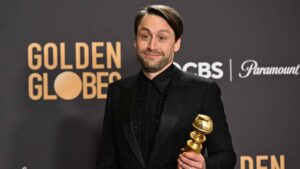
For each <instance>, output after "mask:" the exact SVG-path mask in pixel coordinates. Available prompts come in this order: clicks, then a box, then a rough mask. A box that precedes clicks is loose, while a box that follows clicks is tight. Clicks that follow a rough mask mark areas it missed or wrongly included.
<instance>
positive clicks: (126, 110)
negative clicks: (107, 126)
mask: <svg viewBox="0 0 300 169" xmlns="http://www.w3.org/2000/svg"><path fill="white" fill-rule="evenodd" d="M136 77H137V76H136ZM136 91H137V84H136V78H135V79H134V80H133V81H132V82H130V83H129V84H127V86H126V87H124V88H123V89H122V90H121V93H120V98H119V99H120V101H119V103H121V106H120V107H119V112H123V117H122V128H123V130H124V133H125V136H126V139H127V141H128V143H129V145H130V147H131V149H132V151H133V152H134V154H135V156H136V157H137V159H138V161H139V162H140V163H141V165H142V166H143V167H145V161H144V158H143V155H142V152H141V150H140V148H139V145H138V143H137V141H136V138H135V136H134V132H133V129H132V125H131V121H130V113H131V111H132V107H133V104H134V99H135V94H136Z"/></svg>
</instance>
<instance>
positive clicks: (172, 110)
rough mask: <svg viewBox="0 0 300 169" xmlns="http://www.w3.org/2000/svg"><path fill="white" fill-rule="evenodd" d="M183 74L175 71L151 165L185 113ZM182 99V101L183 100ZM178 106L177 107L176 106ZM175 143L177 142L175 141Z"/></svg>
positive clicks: (156, 138)
mask: <svg viewBox="0 0 300 169" xmlns="http://www.w3.org/2000/svg"><path fill="white" fill-rule="evenodd" d="M183 78H184V77H183V75H182V72H180V70H178V69H176V68H175V69H174V76H173V80H172V82H171V86H170V89H169V91H168V95H167V98H166V100H165V105H164V109H163V111H162V115H161V121H160V125H159V128H158V131H157V134H156V137H155V142H154V145H153V149H152V152H151V155H150V159H149V165H151V164H152V161H153V160H154V161H155V159H154V158H155V157H156V156H157V153H158V152H159V149H160V147H161V146H162V144H163V143H164V142H165V141H166V139H167V138H168V136H169V134H170V133H171V131H172V129H173V128H174V126H175V124H176V123H177V121H178V119H179V117H180V114H181V112H183V107H184V102H183V100H184V98H185V94H186V91H185V83H184V80H183ZM181 99H182V100H181ZM175 105H176V106H175ZM174 141H175V140H174Z"/></svg>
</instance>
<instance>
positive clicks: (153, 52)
mask: <svg viewBox="0 0 300 169" xmlns="http://www.w3.org/2000/svg"><path fill="white" fill-rule="evenodd" d="M142 53H144V54H146V55H163V52H161V51H158V50H143V51H142Z"/></svg>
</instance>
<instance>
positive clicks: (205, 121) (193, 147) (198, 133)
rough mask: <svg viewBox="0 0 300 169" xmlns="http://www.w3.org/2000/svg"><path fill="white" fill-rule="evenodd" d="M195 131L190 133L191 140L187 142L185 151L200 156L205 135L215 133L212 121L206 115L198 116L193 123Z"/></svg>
mask: <svg viewBox="0 0 300 169" xmlns="http://www.w3.org/2000/svg"><path fill="white" fill-rule="evenodd" d="M193 127H194V129H195V130H194V131H192V132H190V139H189V140H188V141H187V144H186V147H185V149H184V151H193V152H195V153H197V154H199V153H200V152H201V150H202V143H203V142H205V140H206V137H205V135H207V134H209V133H211V132H212V131H213V121H212V119H211V118H210V117H209V116H207V115H204V114H198V115H197V117H196V118H195V120H194V122H193Z"/></svg>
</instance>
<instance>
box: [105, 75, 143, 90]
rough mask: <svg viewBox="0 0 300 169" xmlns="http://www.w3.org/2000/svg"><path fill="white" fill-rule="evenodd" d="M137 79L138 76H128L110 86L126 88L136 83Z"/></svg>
mask: <svg viewBox="0 0 300 169" xmlns="http://www.w3.org/2000/svg"><path fill="white" fill-rule="evenodd" d="M137 77H138V74H135V75H130V76H126V77H123V78H122V79H119V80H117V81H114V82H112V83H111V84H109V86H110V87H117V88H122V87H125V86H128V85H131V84H133V83H135V82H136V80H137Z"/></svg>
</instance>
